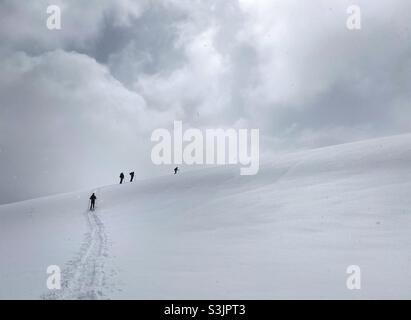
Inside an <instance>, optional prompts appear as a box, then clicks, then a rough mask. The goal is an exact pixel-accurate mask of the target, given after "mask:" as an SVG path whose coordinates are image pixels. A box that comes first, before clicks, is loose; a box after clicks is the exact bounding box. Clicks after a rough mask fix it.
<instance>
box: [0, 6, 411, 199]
mask: <svg viewBox="0 0 411 320" xmlns="http://www.w3.org/2000/svg"><path fill="white" fill-rule="evenodd" d="M54 3H55V4H57V5H60V6H61V8H62V30H60V31H50V30H48V29H47V28H46V23H45V22H46V18H47V15H46V8H47V5H48V4H49V3H48V2H47V1H45V0H40V1H36V2H30V3H24V4H23V3H21V2H18V1H11V0H3V1H1V2H0V57H1V60H0V64H1V70H2V74H1V75H0V96H1V100H0V102H1V106H0V115H1V118H0V124H1V127H0V133H1V136H0V155H1V161H2V166H1V168H0V174H2V177H4V179H3V182H2V183H1V184H0V189H1V190H0V191H1V194H2V198H0V202H6V201H12V200H17V199H24V198H27V197H30V196H37V195H40V194H48V193H51V192H60V191H67V190H71V189H78V188H86V187H87V188H88V187H91V186H95V185H100V184H107V183H110V182H112V181H113V180H114V179H115V177H116V176H117V174H118V171H119V170H128V169H127V168H130V169H131V168H133V169H135V168H136V167H138V168H140V169H141V170H135V171H136V172H137V175H138V176H140V177H143V176H150V175H155V174H159V173H161V172H164V170H166V169H164V168H157V167H153V166H152V164H151V163H150V159H149V156H150V147H151V143H150V141H149V136H150V133H151V130H153V129H155V128H158V127H170V126H172V123H173V121H174V120H183V122H184V124H185V125H186V126H195V127H200V128H216V127H235V128H238V127H248V128H258V129H260V135H261V141H262V146H261V147H262V152H263V153H264V154H274V155H275V154H276V153H277V152H281V150H290V149H298V148H313V147H318V146H324V145H328V144H335V143H342V142H346V141H353V140H358V139H363V138H371V137H376V136H381V135H388V134H396V133H401V132H406V131H410V130H411V124H410V122H409V121H407V119H409V117H410V116H411V114H410V113H411V109H410V107H409V101H410V92H409V88H410V85H411V73H410V72H409V71H410V67H411V60H410V58H409V56H410V55H409V54H410V52H411V36H410V34H411V33H410V32H409V31H410V30H409V26H408V22H409V14H408V12H411V4H410V3H409V1H406V0H399V1H395V2H391V1H388V0H384V1H378V2H375V1H374V2H369V1H367V2H366V1H360V2H359V6H360V8H361V12H362V29H361V30H360V31H350V30H348V29H347V28H346V20H347V17H348V14H347V12H346V10H347V8H348V6H349V5H351V4H352V3H351V2H350V1H347V0H342V1H338V2H332V3H330V2H329V1H325V0H315V1H310V2H306V3H302V2H301V1H297V0H278V1H271V0H256V1H254V0H253V1H250V0H238V1H235V0H230V1H217V0H204V1H191V0H190V1H188V0H179V1H177V0H161V1H160V0H159V1H155V2H154V1H131V0H121V1H109V0H90V1H80V0H73V1H64V0H56V1H55V2H54ZM123 168H124V169H123ZM139 171H140V172H141V173H139ZM113 177H114V179H113Z"/></svg>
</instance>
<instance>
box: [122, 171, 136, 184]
mask: <svg viewBox="0 0 411 320" xmlns="http://www.w3.org/2000/svg"><path fill="white" fill-rule="evenodd" d="M129 175H130V182H133V180H134V171H133V172H130V173H129ZM123 181H124V173H120V184H123Z"/></svg>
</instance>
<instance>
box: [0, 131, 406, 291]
mask: <svg viewBox="0 0 411 320" xmlns="http://www.w3.org/2000/svg"><path fill="white" fill-rule="evenodd" d="M182 169H183V172H182V173H181V174H178V175H175V176H174V175H172V174H170V176H166V177H160V178H155V179H151V180H146V181H135V182H134V183H127V184H124V185H115V186H106V187H101V188H97V189H95V190H87V191H84V192H76V193H70V194H62V195H58V196H51V197H45V198H39V199H35V200H29V201H25V202H20V203H15V204H10V205H3V206H0V257H1V263H0V299H306V298H308V299H378V298H384V299H394V298H400V299H410V298H411V135H410V134H407V135H400V136H394V137H387V138H379V139H375V140H368V141H361V142H356V143H350V144H344V145H338V146H332V147H326V148H321V149H316V150H310V151H304V152H299V153H294V154H288V155H282V156H278V157H276V158H274V159H273V160H272V162H271V163H265V164H263V165H262V166H261V168H260V171H259V173H258V174H257V175H255V176H240V171H239V168H238V167H218V168H211V169H205V170H198V171H191V172H184V167H183V168H182ZM93 191H95V192H96V195H97V197H98V199H97V208H96V210H95V211H94V212H89V211H88V210H87V209H88V198H89V196H90V194H91V192H93ZM49 265H58V266H60V267H61V269H62V289H61V290H57V291H56V290H55V291H50V290H48V289H47V287H46V280H47V277H48V276H49V275H48V274H47V273H46V269H47V267H48V266H49ZM350 265H358V266H359V267H360V268H361V289H360V290H349V289H348V288H347V286H346V281H347V278H348V277H349V275H348V274H347V272H346V271H347V267H348V266H350Z"/></svg>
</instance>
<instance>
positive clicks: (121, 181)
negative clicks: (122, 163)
mask: <svg viewBox="0 0 411 320" xmlns="http://www.w3.org/2000/svg"><path fill="white" fill-rule="evenodd" d="M123 180H124V173H120V184H122V183H123Z"/></svg>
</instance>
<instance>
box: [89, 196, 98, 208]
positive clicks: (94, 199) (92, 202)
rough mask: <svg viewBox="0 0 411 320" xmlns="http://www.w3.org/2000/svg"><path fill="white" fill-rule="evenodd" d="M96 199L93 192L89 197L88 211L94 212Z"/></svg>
mask: <svg viewBox="0 0 411 320" xmlns="http://www.w3.org/2000/svg"><path fill="white" fill-rule="evenodd" d="M96 199H97V197H96V195H95V194H94V192H93V194H92V195H91V197H90V211H94V206H95V205H96Z"/></svg>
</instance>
